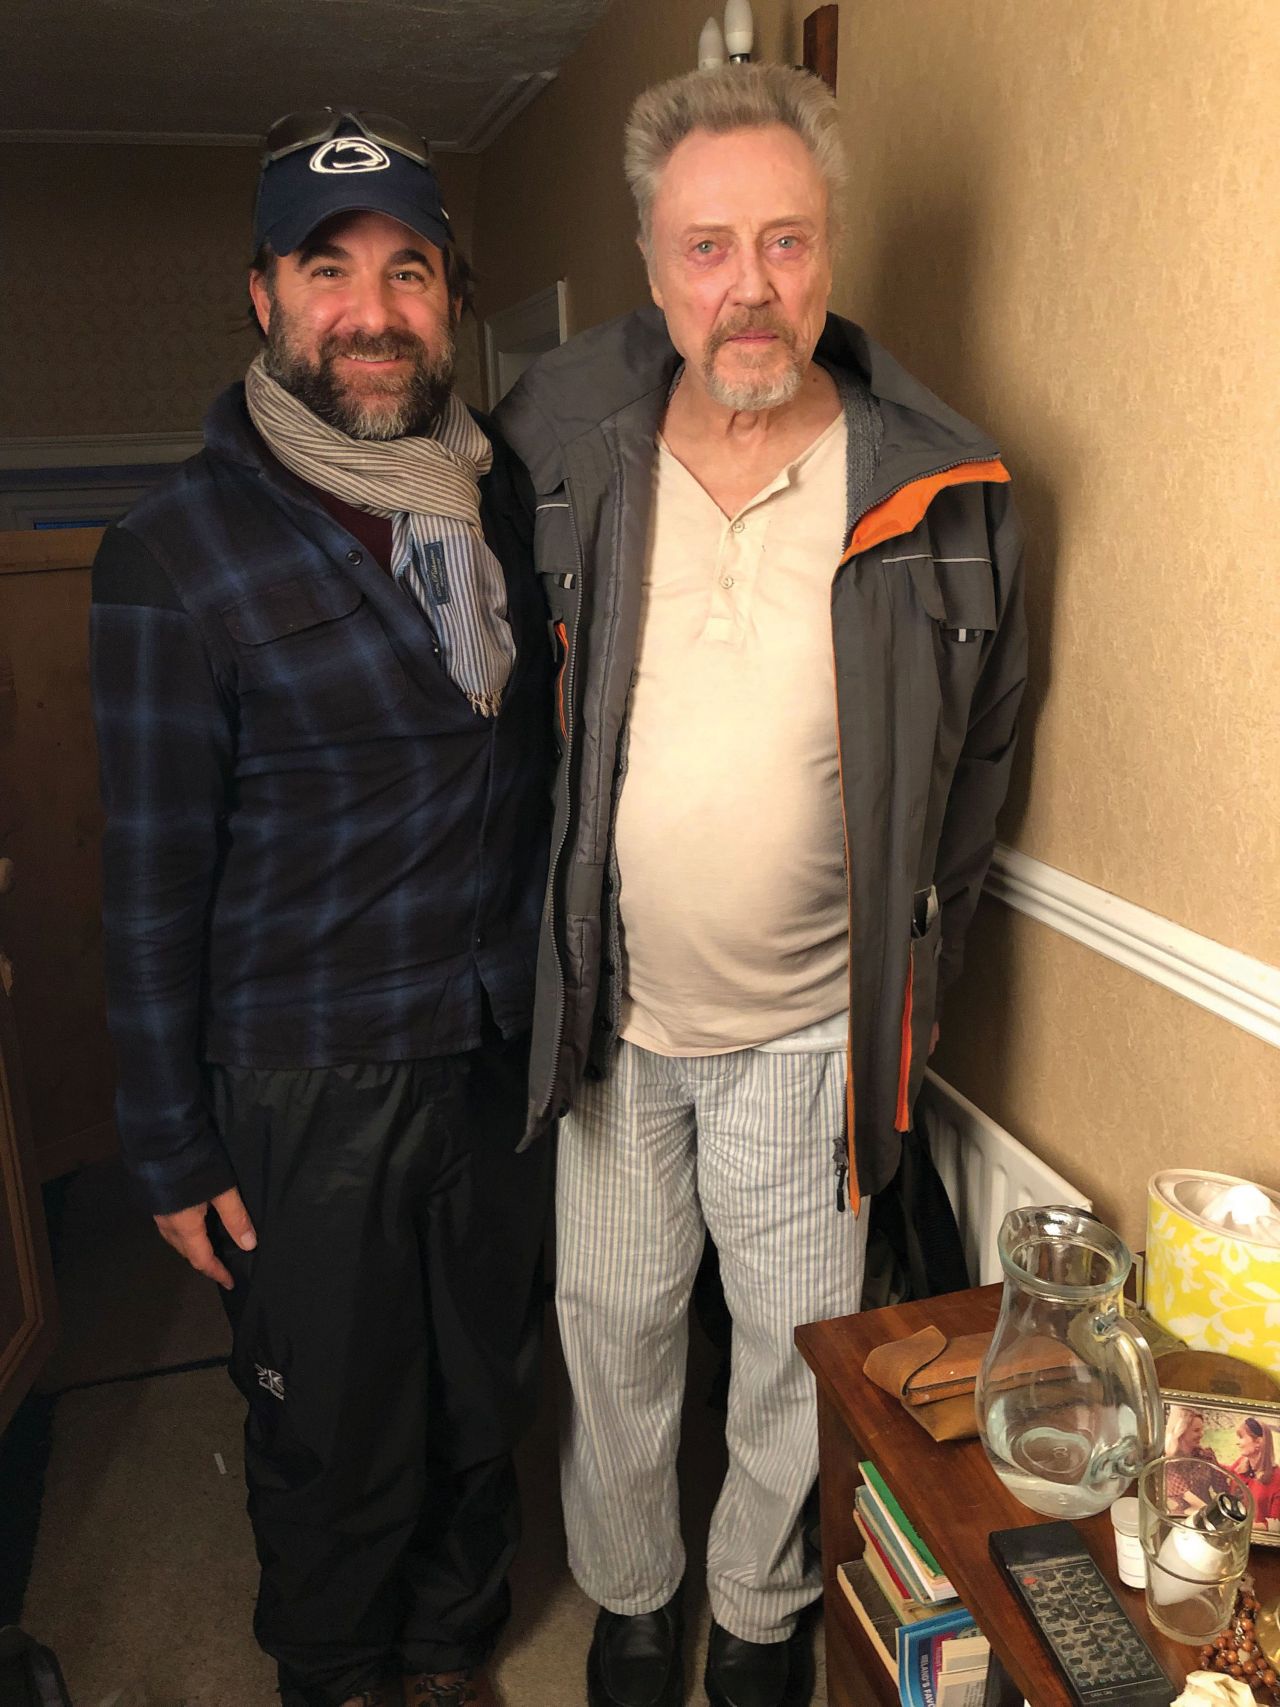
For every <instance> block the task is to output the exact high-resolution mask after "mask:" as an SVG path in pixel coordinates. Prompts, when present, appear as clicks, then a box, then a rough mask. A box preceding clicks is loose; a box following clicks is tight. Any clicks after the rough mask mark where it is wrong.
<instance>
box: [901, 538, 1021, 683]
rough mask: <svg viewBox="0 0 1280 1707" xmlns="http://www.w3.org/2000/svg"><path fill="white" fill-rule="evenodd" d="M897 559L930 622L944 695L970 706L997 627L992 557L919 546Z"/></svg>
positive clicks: (919, 608)
mask: <svg viewBox="0 0 1280 1707" xmlns="http://www.w3.org/2000/svg"><path fill="white" fill-rule="evenodd" d="M886 561H888V559H886ZM899 561H900V562H901V563H902V565H903V567H904V568H905V569H906V570H907V572H908V574H909V575H910V578H911V584H912V588H913V592H914V595H915V603H916V606H917V609H918V610H919V612H920V615H921V616H922V618H923V619H924V620H926V621H927V622H928V623H929V625H930V629H931V632H932V638H933V654H934V659H935V661H936V663H937V667H938V679H939V683H940V685H941V687H942V691H943V698H944V700H948V701H951V702H953V703H955V702H959V703H960V705H961V706H962V707H967V705H968V701H969V697H970V695H971V694H972V692H973V689H974V687H975V686H976V685H977V681H978V677H979V675H980V674H981V671H982V665H983V664H984V662H985V661H986V656H987V650H988V644H989V642H990V640H991V638H992V636H993V635H994V633H995V629H996V591H995V580H994V572H993V570H992V567H991V563H990V560H989V559H988V558H985V557H943V556H935V555H934V554H933V552H931V551H918V552H915V553H913V554H912V555H911V556H904V557H902V558H901V559H899Z"/></svg>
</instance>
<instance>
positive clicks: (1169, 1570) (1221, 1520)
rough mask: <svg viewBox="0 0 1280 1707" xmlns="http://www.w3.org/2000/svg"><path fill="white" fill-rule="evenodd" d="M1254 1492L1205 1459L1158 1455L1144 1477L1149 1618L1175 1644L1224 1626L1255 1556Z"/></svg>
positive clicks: (1141, 1508)
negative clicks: (1251, 1542) (1252, 1551)
mask: <svg viewBox="0 0 1280 1707" xmlns="http://www.w3.org/2000/svg"><path fill="white" fill-rule="evenodd" d="M1252 1528H1253V1496H1252V1494H1250V1492H1249V1489H1248V1487H1247V1486H1246V1484H1245V1483H1244V1482H1242V1481H1241V1480H1240V1478H1239V1476H1235V1475H1233V1474H1232V1473H1231V1471H1230V1470H1224V1469H1223V1468H1222V1467H1221V1466H1220V1465H1218V1464H1216V1463H1213V1462H1212V1461H1210V1460H1207V1459H1204V1458H1192V1457H1185V1456H1184V1457H1173V1458H1157V1459H1155V1460H1154V1462H1152V1463H1150V1464H1148V1465H1147V1466H1146V1468H1145V1469H1144V1470H1143V1472H1142V1474H1141V1476H1139V1478H1138V1531H1139V1534H1140V1536H1141V1538H1142V1551H1143V1552H1144V1553H1145V1554H1146V1559H1147V1616H1148V1617H1149V1618H1150V1619H1151V1622H1152V1623H1153V1624H1154V1625H1155V1627H1156V1629H1157V1630H1163V1631H1164V1633H1165V1635H1166V1636H1172V1637H1173V1639H1174V1641H1175V1642H1210V1641H1212V1640H1213V1638H1214V1637H1215V1636H1217V1635H1219V1634H1220V1633H1221V1632H1222V1631H1223V1630H1225V1629H1226V1627H1227V1625H1228V1624H1229V1623H1230V1622H1231V1613H1232V1610H1233V1609H1234V1607H1235V1603H1236V1590H1237V1589H1238V1588H1239V1587H1240V1579H1241V1577H1242V1576H1243V1575H1244V1569H1245V1566H1246V1564H1247V1563H1248V1560H1249V1532H1250V1530H1251V1529H1252Z"/></svg>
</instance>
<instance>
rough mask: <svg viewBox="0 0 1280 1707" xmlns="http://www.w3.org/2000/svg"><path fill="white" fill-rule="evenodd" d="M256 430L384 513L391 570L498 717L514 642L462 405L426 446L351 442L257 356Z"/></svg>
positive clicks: (361, 504)
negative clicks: (488, 538) (485, 529)
mask: <svg viewBox="0 0 1280 1707" xmlns="http://www.w3.org/2000/svg"><path fill="white" fill-rule="evenodd" d="M244 389H245V400H246V402H247V403H248V406H249V415H250V417H251V419H252V421H253V424H254V426H255V427H256V428H257V429H258V431H259V432H260V433H261V434H262V437H263V438H264V439H265V440H266V442H267V444H268V445H269V446H270V448H271V450H272V451H273V452H274V453H275V455H276V456H277V457H278V458H279V459H280V461H281V462H282V463H283V464H284V466H285V467H286V468H287V469H289V470H290V471H291V472H292V473H294V474H296V475H298V476H299V477H300V478H301V479H303V480H306V481H308V482H309V483H310V484H311V485H312V486H318V487H319V488H320V489H321V491H324V492H332V493H333V494H334V495H335V497H338V498H343V499H345V500H346V502H347V503H348V504H354V505H355V506H356V508H357V509H361V510H368V511H369V512H370V514H372V515H375V516H388V517H390V519H391V524H392V547H391V554H392V562H391V572H392V574H393V575H394V577H395V579H396V580H397V581H399V582H400V583H401V585H402V586H404V587H405V589H406V590H407V591H408V592H409V593H410V594H411V595H412V597H413V598H414V599H415V600H416V602H417V603H418V604H419V605H420V606H421V608H422V610H423V611H424V613H425V614H426V616H427V617H428V619H429V620H430V622H431V624H432V626H433V627H434V629H435V633H436V639H437V640H438V641H439V643H440V652H441V658H442V661H443V663H444V667H445V669H446V670H447V671H448V672H449V676H450V679H451V680H452V681H453V682H454V683H455V684H456V685H457V686H458V687H459V688H460V689H461V690H462V692H463V693H464V694H465V695H466V696H467V699H468V700H469V701H470V702H471V705H472V707H473V708H474V709H475V710H476V711H477V712H479V713H480V714H481V715H482V716H486V717H496V716H497V713H498V709H499V707H500V705H501V703H502V692H503V689H504V688H505V687H506V685H507V681H508V679H509V677H510V675H511V666H512V663H513V662H514V659H515V642H514V641H513V640H512V637H511V626H510V623H509V622H508V620H507V588H506V581H505V579H504V577H503V573H502V566H501V564H500V563H499V562H498V560H497V558H496V557H495V556H494V555H493V553H492V552H491V551H490V550H489V547H488V546H487V545H486V544H485V539H484V533H483V531H482V530H481V526H480V488H479V484H478V482H479V477H480V475H482V474H486V473H488V471H489V469H490V468H491V467H492V466H493V447H492V445H490V443H489V441H488V439H487V438H486V437H485V436H484V434H483V432H481V430H480V428H479V426H477V424H476V422H475V421H474V420H473V418H472V416H471V414H470V412H469V411H468V410H467V408H466V407H465V405H464V404H462V403H460V402H459V401H458V399H457V398H456V397H452V396H451V397H450V398H449V401H448V403H447V404H446V406H445V410H444V413H443V415H442V416H441V418H440V421H439V422H438V424H437V426H436V429H435V432H434V433H433V434H432V435H431V437H430V438H426V437H421V436H413V437H407V438H402V439H386V440H376V439H353V438H349V437H348V436H347V434H346V433H340V432H339V431H338V429H337V428H336V427H331V426H329V425H328V424H327V423H326V422H324V421H322V420H320V418H319V417H318V416H317V415H313V414H312V412H311V410H310V409H308V408H307V407H306V405H305V404H304V403H301V402H300V401H299V400H298V399H297V398H296V397H295V396H294V395H293V394H292V392H289V391H286V390H285V388H284V386H282V385H281V384H279V382H278V381H277V380H274V379H273V378H272V377H271V375H270V374H269V373H268V372H267V370H266V368H265V366H264V365H263V360H262V357H261V356H258V357H257V358H256V359H255V361H254V362H253V364H252V366H251V367H250V369H249V371H248V373H247V374H246V375H245V383H244Z"/></svg>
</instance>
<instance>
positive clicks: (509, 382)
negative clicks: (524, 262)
mask: <svg viewBox="0 0 1280 1707" xmlns="http://www.w3.org/2000/svg"><path fill="white" fill-rule="evenodd" d="M567 336H568V329H567V326H566V314H565V288H564V280H563V279H558V280H557V281H556V283H555V284H553V285H550V286H549V287H548V288H547V289H546V290H540V291H539V292H538V293H537V295H536V296H530V297H526V298H525V300H524V301H523V302H517V303H516V304H515V305H514V307H512V308H504V309H502V310H501V312H500V313H498V314H491V315H490V316H489V318H488V319H487V320H486V321H485V323H484V347H485V367H486V369H487V377H488V382H489V407H490V409H492V408H494V406H495V405H496V404H497V403H498V402H499V401H500V399H502V398H503V397H505V396H506V394H507V392H508V391H510V390H511V387H512V386H513V385H514V384H515V382H516V381H517V380H518V379H519V377H520V375H521V374H522V373H523V372H524V370H525V369H526V368H527V367H528V365H529V363H530V362H531V361H532V360H533V359H534V357H535V356H540V355H542V354H543V352H544V351H545V350H554V349H555V347H556V345H557V344H563V343H564V341H565V339H566V337H567Z"/></svg>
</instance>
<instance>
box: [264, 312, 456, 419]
mask: <svg viewBox="0 0 1280 1707" xmlns="http://www.w3.org/2000/svg"><path fill="white" fill-rule="evenodd" d="M340 356H364V357H366V358H367V359H369V360H372V361H378V360H381V361H386V360H388V359H391V358H396V357H401V358H407V359H408V360H409V361H410V362H412V364H413V365H412V367H411V368H410V369H409V370H408V371H407V372H400V373H393V374H379V375H376V376H375V375H372V374H371V375H369V376H368V377H367V378H366V379H365V381H364V389H363V395H362V394H361V393H358V392H356V391H354V390H352V389H348V388H346V387H344V386H343V384H342V382H341V380H340V379H339V378H338V371H337V362H338V358H339V357H340ZM262 359H263V365H264V366H265V367H266V370H267V372H268V373H269V374H270V375H271V377H272V379H274V380H277V381H278V382H279V384H281V385H283V386H284V388H285V390H286V391H290V392H292V393H293V395H294V396H295V397H296V398H297V399H298V401H299V402H300V403H304V404H305V405H306V407H307V408H308V409H310V411H311V413H312V414H313V415H317V416H318V417H319V418H320V420H322V421H324V422H326V423H327V424H328V425H329V426H331V427H336V428H337V430H338V431H339V432H340V433H345V434H346V435H347V437H348V438H351V439H402V438H406V437H408V436H409V435H410V434H429V433H430V432H431V431H432V430H433V429H434V428H435V426H436V425H437V423H438V422H439V420H440V417H441V415H442V414H443V413H444V408H445V405H446V404H447V403H448V401H449V395H450V393H451V392H452V390H453V370H454V341H453V321H452V318H451V319H450V323H449V325H448V326H447V327H444V328H442V329H441V343H440V347H439V349H438V350H437V351H436V352H435V354H434V355H433V354H432V353H431V351H430V350H428V348H427V346H426V344H424V343H423V341H422V339H421V338H419V337H416V336H415V335H414V334H413V333H412V332H403V331H398V330H393V329H392V328H390V327H388V328H387V330H386V331H385V332H379V333H372V332H351V333H349V334H348V335H347V336H346V337H342V338H340V337H339V336H338V335H337V334H336V333H332V332H331V333H330V334H329V335H328V336H327V337H325V338H323V339H321V342H320V349H319V353H318V355H317V357H316V360H315V361H312V360H310V359H309V357H307V356H306V355H304V354H303V353H302V351H301V350H300V349H299V348H298V347H297V344H296V343H295V342H294V340H293V338H292V336H291V327H290V325H289V322H288V319H287V317H286V316H285V315H283V314H281V312H280V309H279V306H278V305H277V306H276V308H275V310H274V311H273V313H272V315H271V324H270V327H269V328H268V331H267V343H266V348H265V350H264V351H263V357H262Z"/></svg>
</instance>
